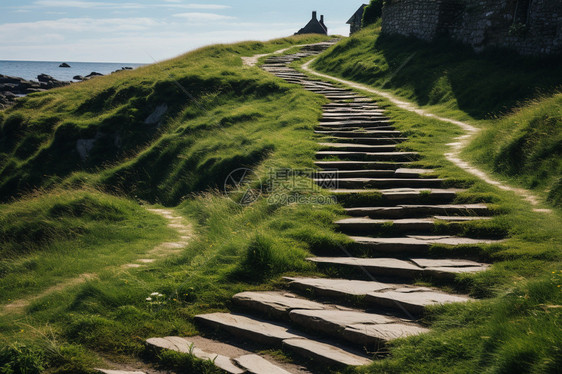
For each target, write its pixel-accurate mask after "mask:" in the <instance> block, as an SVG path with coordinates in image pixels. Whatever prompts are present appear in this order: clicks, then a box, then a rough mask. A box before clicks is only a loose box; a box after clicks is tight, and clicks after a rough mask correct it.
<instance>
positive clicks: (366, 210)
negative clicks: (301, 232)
mask: <svg viewBox="0 0 562 374" xmlns="http://www.w3.org/2000/svg"><path fill="white" fill-rule="evenodd" d="M328 173H329V172H328ZM345 212H346V214H347V215H349V216H352V217H371V218H407V217H410V218H412V217H423V216H435V215H441V216H487V215H490V214H491V212H490V210H489V209H488V207H487V206H486V205H485V204H449V205H399V206H392V207H361V208H348V209H346V210H345Z"/></svg>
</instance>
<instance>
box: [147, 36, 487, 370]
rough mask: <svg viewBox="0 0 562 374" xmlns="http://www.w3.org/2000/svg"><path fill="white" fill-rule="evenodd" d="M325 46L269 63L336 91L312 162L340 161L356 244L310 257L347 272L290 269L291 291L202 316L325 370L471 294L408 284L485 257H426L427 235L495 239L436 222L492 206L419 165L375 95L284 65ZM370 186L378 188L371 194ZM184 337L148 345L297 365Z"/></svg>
mask: <svg viewBox="0 0 562 374" xmlns="http://www.w3.org/2000/svg"><path fill="white" fill-rule="evenodd" d="M330 45H331V44H330V43H320V44H314V45H309V46H306V47H304V48H303V49H302V50H301V51H300V52H299V53H295V54H292V55H285V56H273V57H270V58H269V59H268V60H267V62H266V63H265V65H264V66H263V69H264V70H266V71H268V72H270V73H272V74H274V75H276V76H277V77H279V78H282V79H285V80H286V81H288V82H291V83H295V84H300V85H302V86H303V87H304V88H305V89H306V90H309V91H312V92H315V93H317V94H321V95H324V96H325V97H326V98H328V99H329V100H330V103H329V104H327V105H325V106H324V114H323V117H322V119H321V121H320V124H319V125H318V127H317V129H316V131H315V132H316V134H317V135H318V137H319V139H320V141H321V143H320V144H321V147H322V150H321V151H320V152H318V154H317V159H318V160H317V162H316V165H317V166H318V168H319V169H321V170H324V171H320V172H319V173H318V175H317V178H318V180H317V182H318V183H322V181H323V176H330V173H331V170H332V169H337V170H338V173H337V182H338V187H337V188H336V189H334V190H333V191H332V193H333V194H334V195H335V196H337V197H338V198H339V200H340V201H342V202H344V206H345V207H346V211H347V214H348V215H349V217H350V218H347V219H343V220H340V221H338V222H336V224H337V226H338V227H339V230H340V231H342V232H343V233H345V234H348V235H349V236H350V237H351V239H352V240H353V241H354V242H355V244H354V245H353V248H352V249H345V248H341V252H340V253H334V252H333V251H332V252H331V253H318V255H321V256H323V257H313V258H310V259H309V261H311V262H314V263H315V264H317V265H318V267H319V269H321V270H322V269H326V274H327V275H328V274H331V273H333V272H331V271H330V270H331V269H338V270H341V272H339V273H338V274H346V275H347V276H346V277H344V278H337V279H336V278H330V277H326V278H305V277H292V278H286V279H285V281H286V287H285V289H282V290H279V291H270V292H243V293H240V294H238V295H235V296H234V298H233V300H232V304H233V307H232V312H231V313H212V314H202V315H198V316H196V317H195V320H196V322H197V323H198V324H199V325H200V326H201V328H202V329H203V330H204V331H208V332H210V333H213V334H214V335H216V336H218V339H229V340H234V341H235V342H238V343H239V344H247V343H248V342H252V343H253V347H258V348H256V349H257V350H263V349H267V348H271V349H279V348H280V349H282V350H284V351H287V352H288V353H290V354H291V355H292V356H293V357H296V358H297V361H298V362H303V363H305V364H307V366H310V368H309V369H310V370H312V371H315V372H318V373H327V372H329V370H332V369H337V368H342V367H346V366H361V365H367V364H369V363H370V362H371V360H372V359H373V356H374V355H375V353H377V352H384V345H385V343H387V342H388V341H391V340H393V339H397V338H401V337H407V336H412V335H417V334H423V333H426V332H427V331H429V330H428V329H427V328H426V327H424V326H422V325H421V324H420V323H419V321H418V318H419V316H420V315H421V314H422V313H423V312H424V310H425V309H426V308H427V307H428V306H432V305H437V304H444V303H457V302H467V301H469V300H470V298H469V297H468V296H466V295H457V294H451V293H447V292H444V291H442V290H440V289H435V288H430V287H418V286H415V285H413V282H414V281H415V280H419V279H430V278H431V279H438V280H439V281H440V282H442V283H443V284H445V285H446V284H447V283H448V282H451V281H452V280H453V278H454V277H455V276H456V275H458V274H462V273H476V272H481V271H485V270H486V269H487V268H488V266H489V265H488V264H483V263H479V262H475V261H472V260H469V259H463V258H434V257H430V256H429V255H428V253H427V252H428V249H429V247H430V246H431V245H433V244H443V245H448V246H458V245H463V246H464V247H466V246H478V245H480V244H489V243H493V242H494V241H492V240H486V239H481V238H475V237H470V238H467V237H456V236H446V235H439V236H438V235H436V234H435V233H434V231H435V230H434V228H435V225H436V224H441V223H462V222H466V221H473V220H486V219H490V215H491V212H490V211H489V210H488V208H487V207H486V205H483V204H455V202H454V201H455V198H456V197H457V194H458V193H459V192H461V190H458V189H450V188H444V187H443V184H444V183H443V182H444V181H443V180H441V179H438V178H435V177H433V176H432V174H433V171H432V170H425V169H421V170H420V169H416V168H414V167H413V166H412V162H414V161H415V160H418V159H419V158H420V155H419V154H417V153H416V152H404V151H401V150H399V149H398V148H397V145H398V144H400V143H401V142H403V141H405V140H406V138H405V136H404V135H403V134H401V133H400V132H399V131H397V130H396V129H395V128H394V127H393V123H392V121H391V120H390V119H389V118H387V117H385V115H384V112H383V111H382V110H381V109H379V107H378V106H377V104H376V102H374V101H373V100H371V99H369V98H366V97H362V96H360V95H358V94H356V93H354V92H353V91H351V90H348V89H342V88H339V87H336V86H334V85H333V84H330V83H326V82H322V81H317V80H312V79H310V78H309V77H307V76H306V75H304V74H301V73H299V72H297V71H296V70H294V69H292V68H290V67H288V65H289V64H290V63H292V62H294V61H296V60H299V59H301V58H305V57H310V56H313V55H316V54H319V53H321V52H322V51H324V50H325V49H326V48H328V47H329V46H330ZM375 191H376V192H377V193H380V195H381V198H378V199H377V198H373V196H375V195H374V194H373V192H375ZM389 227H392V228H393V230H392V233H393V235H392V236H390V237H389V236H388V234H387V235H386V236H385V235H379V233H383V234H384V233H388V228H389ZM288 290H291V292H289V291H288ZM189 339H190V338H187V339H184V338H178V337H166V338H157V339H150V340H149V341H147V344H148V345H149V346H153V347H155V348H156V349H171V350H176V351H181V352H189V351H190V350H191V351H193V352H194V354H195V355H196V356H197V357H200V358H203V359H205V358H208V357H217V360H216V361H215V363H216V365H217V366H219V367H220V368H222V369H223V370H225V371H226V372H228V373H256V374H261V373H267V374H271V373H296V372H300V371H298V370H296V369H294V368H281V367H279V364H277V363H275V362H272V361H271V360H266V361H264V360H263V358H261V359H260V358H259V356H255V355H253V356H252V357H253V358H254V359H255V360H256V361H257V362H259V363H260V364H259V365H258V364H255V366H249V365H246V364H245V360H243V359H242V357H238V356H237V355H228V354H227V353H225V352H224V351H222V350H221V349H220V348H219V349H217V348H215V349H208V350H204V349H202V348H200V347H198V346H197V344H195V345H193V346H191V345H190V344H191V342H190V341H188V340H189ZM188 347H190V348H189V349H188ZM193 348H195V350H193ZM309 364H310V365H309ZM299 370H300V369H299Z"/></svg>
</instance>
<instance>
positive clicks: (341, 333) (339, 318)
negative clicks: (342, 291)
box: [233, 292, 426, 345]
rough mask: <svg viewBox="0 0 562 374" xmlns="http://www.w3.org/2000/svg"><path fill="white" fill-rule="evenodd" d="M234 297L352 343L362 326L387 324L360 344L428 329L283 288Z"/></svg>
mask: <svg viewBox="0 0 562 374" xmlns="http://www.w3.org/2000/svg"><path fill="white" fill-rule="evenodd" d="M233 301H234V302H235V304H236V305H238V306H239V307H243V308H244V309H246V310H247V311H248V312H249V313H251V312H258V313H259V314H261V315H267V316H270V317H271V316H273V317H275V318H278V319H279V318H281V319H283V320H288V321H290V322H292V323H293V324H296V325H299V326H301V327H302V328H304V329H305V330H307V331H315V332H317V333H321V334H324V335H330V336H333V337H336V338H340V339H346V340H349V341H350V342H351V343H353V344H358V342H357V340H356V339H355V335H357V333H356V330H357V328H358V327H359V326H367V325H385V326H380V328H379V329H371V330H370V332H365V333H363V334H362V335H361V343H359V344H366V345H379V344H383V343H385V342H387V341H389V340H392V339H396V338H399V337H404V336H410V335H415V334H419V333H422V332H426V329H424V328H421V326H419V325H417V324H415V323H413V322H412V321H410V320H404V319H401V318H397V317H394V316H389V315H383V314H377V313H372V312H366V311H363V310H358V309H350V308H345V307H342V306H339V305H329V304H320V303H316V302H313V301H310V300H306V299H301V298H298V297H296V296H295V295H292V294H288V293H282V292H244V293H241V294H238V295H235V296H234V298H233ZM348 329H350V330H351V332H353V334H351V333H349V332H348V331H347V330H348Z"/></svg>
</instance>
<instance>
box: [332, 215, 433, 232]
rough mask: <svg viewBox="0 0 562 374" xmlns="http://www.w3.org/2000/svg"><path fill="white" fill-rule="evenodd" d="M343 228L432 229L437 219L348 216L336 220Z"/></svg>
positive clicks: (412, 230) (417, 230)
mask: <svg viewBox="0 0 562 374" xmlns="http://www.w3.org/2000/svg"><path fill="white" fill-rule="evenodd" d="M335 224H336V225H338V227H339V228H340V229H341V230H349V231H355V232H359V231H361V232H369V231H374V230H377V229H381V228H383V227H388V228H389V229H392V230H395V231H410V232H420V231H432V230H433V229H434V227H435V220H434V219H432V218H404V219H395V220H388V219H372V218H346V219H342V220H339V221H337V222H335Z"/></svg>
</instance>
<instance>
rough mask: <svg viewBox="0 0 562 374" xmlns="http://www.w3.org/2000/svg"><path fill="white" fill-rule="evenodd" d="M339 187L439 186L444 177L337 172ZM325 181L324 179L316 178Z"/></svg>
mask: <svg viewBox="0 0 562 374" xmlns="http://www.w3.org/2000/svg"><path fill="white" fill-rule="evenodd" d="M333 180H334V182H335V184H336V185H337V186H338V188H349V189H356V188H371V189H372V188H377V189H389V188H405V187H408V188H439V187H441V186H442V184H443V180H442V179H408V178H343V177H342V176H340V175H339V173H337V175H334V178H333ZM315 182H316V183H323V180H315Z"/></svg>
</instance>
